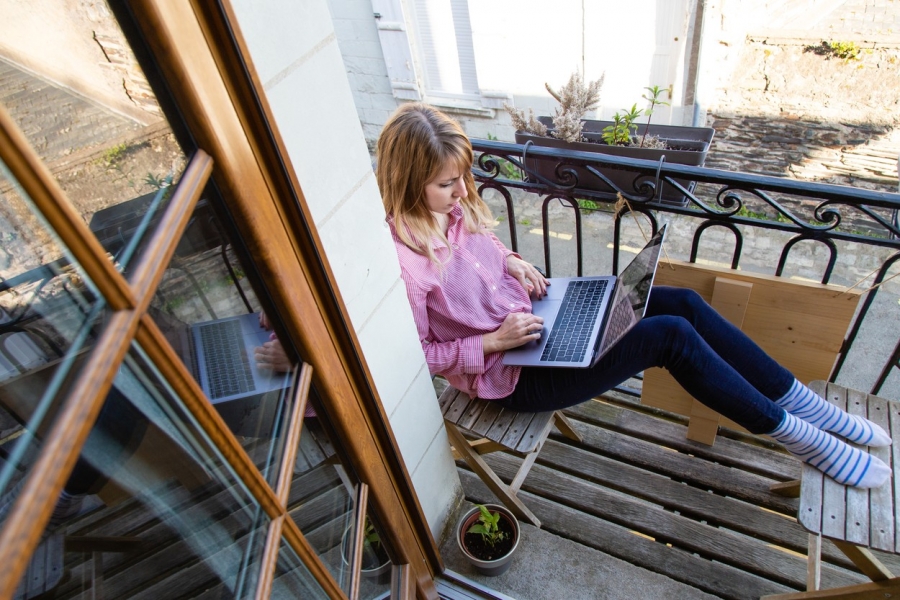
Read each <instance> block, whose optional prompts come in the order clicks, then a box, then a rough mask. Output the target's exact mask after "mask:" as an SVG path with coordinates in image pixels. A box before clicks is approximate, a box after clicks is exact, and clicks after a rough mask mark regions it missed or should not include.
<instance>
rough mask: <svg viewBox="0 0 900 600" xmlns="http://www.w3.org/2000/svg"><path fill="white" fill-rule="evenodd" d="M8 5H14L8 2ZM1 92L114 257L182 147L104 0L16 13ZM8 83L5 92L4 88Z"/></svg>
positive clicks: (169, 177) (178, 161)
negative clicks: (19, 59)
mask: <svg viewBox="0 0 900 600" xmlns="http://www.w3.org/2000/svg"><path fill="white" fill-rule="evenodd" d="M10 10H14V9H12V8H11V7H10ZM14 18H15V22H16V27H17V29H18V31H19V35H17V36H14V39H8V40H5V47H4V50H5V51H4V55H5V56H12V57H16V56H18V57H27V60H28V63H27V64H28V68H27V69H26V68H23V67H21V66H19V65H18V64H16V63H15V62H14V61H12V60H8V59H6V58H0V74H2V75H3V77H0V97H2V98H3V104H4V108H5V109H6V111H7V112H8V113H9V114H10V116H11V117H12V119H13V121H14V122H15V123H16V124H17V126H18V127H19V128H20V129H21V130H22V132H23V133H24V134H25V136H26V138H27V139H28V141H29V143H30V145H31V147H32V148H33V149H34V151H35V152H36V153H37V154H38V156H39V157H40V158H41V160H42V161H43V162H44V163H45V164H46V165H47V167H48V168H49V169H50V171H51V173H52V175H53V177H54V178H55V179H56V181H57V182H58V183H59V185H60V187H61V188H62V190H63V192H64V193H65V195H66V196H67V197H68V199H69V200H70V201H71V202H72V204H73V205H74V206H75V208H76V210H77V211H78V212H79V213H80V214H81V215H82V217H83V219H84V221H85V223H87V224H89V226H90V228H91V229H92V230H93V231H95V232H97V235H98V237H99V238H100V240H101V242H102V243H104V246H105V247H106V249H107V251H108V252H109V253H110V255H111V256H113V257H114V258H118V257H119V254H120V253H121V252H122V250H123V248H124V246H123V243H122V241H123V239H124V240H125V241H127V240H129V239H130V238H131V237H132V236H134V235H135V234H136V233H142V230H141V229H140V228H138V227H137V225H138V224H139V223H140V217H142V216H144V215H145V214H149V215H151V216H152V212H153V211H152V209H151V207H150V205H151V204H152V202H153V199H154V198H155V197H157V196H164V195H166V194H167V193H168V191H169V190H171V189H172V188H171V185H172V184H173V183H176V182H177V181H178V178H179V176H180V174H181V172H182V170H183V169H184V166H185V154H184V151H183V150H182V149H181V148H180V146H179V145H178V143H177V141H176V140H175V137H174V136H173V134H172V131H171V129H170V127H169V125H168V123H167V122H166V120H165V119H164V117H163V115H162V112H161V111H160V108H159V105H158V104H157V101H156V98H155V96H154V94H153V92H152V91H151V90H150V86H149V85H148V84H147V81H146V78H145V76H144V73H143V71H142V70H141V68H140V66H139V65H138V63H137V61H136V60H135V57H134V55H133V53H132V51H131V48H130V46H129V44H128V43H127V41H126V40H125V36H124V35H123V33H122V31H121V29H120V28H119V25H118V23H117V22H116V20H115V18H114V17H113V15H112V14H111V13H110V10H109V7H108V6H107V3H106V2H103V1H99V2H96V1H94V2H75V3H70V5H69V4H65V3H50V4H48V5H46V6H43V7H42V9H41V10H34V11H27V10H20V11H16V12H15V14H14ZM3 92H6V93H3Z"/></svg>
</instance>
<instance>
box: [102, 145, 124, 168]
mask: <svg viewBox="0 0 900 600" xmlns="http://www.w3.org/2000/svg"><path fill="white" fill-rule="evenodd" d="M127 151H128V145H127V144H125V143H121V144H116V145H115V146H113V147H112V148H107V149H106V150H105V151H104V152H103V156H102V158H101V160H102V162H103V164H104V165H105V166H106V167H113V166H115V165H117V164H118V163H119V161H120V160H122V158H123V157H124V156H125V153H126V152H127Z"/></svg>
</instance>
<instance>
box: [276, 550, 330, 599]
mask: <svg viewBox="0 0 900 600" xmlns="http://www.w3.org/2000/svg"><path fill="white" fill-rule="evenodd" d="M270 597H271V598H273V600H280V599H284V600H289V599H290V600H293V599H294V598H304V599H307V598H308V599H309V600H316V599H318V598H328V594H326V593H325V590H323V589H322V588H321V587H320V586H319V584H318V583H317V582H316V580H315V579H313V576H312V575H311V574H310V572H309V569H307V568H306V565H304V564H303V562H302V561H301V560H300V557H299V556H297V553H296V552H294V550H293V548H291V547H290V545H288V543H287V542H285V541H284V540H282V541H281V550H280V551H279V553H278V562H277V563H276V564H275V579H274V580H273V581H272V594H271V596H270Z"/></svg>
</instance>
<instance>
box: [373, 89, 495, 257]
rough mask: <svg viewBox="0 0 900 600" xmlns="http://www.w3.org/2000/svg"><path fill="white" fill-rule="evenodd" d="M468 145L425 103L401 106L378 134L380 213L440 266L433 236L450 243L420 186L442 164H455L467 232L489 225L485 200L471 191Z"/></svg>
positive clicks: (404, 239)
mask: <svg viewBox="0 0 900 600" xmlns="http://www.w3.org/2000/svg"><path fill="white" fill-rule="evenodd" d="M474 156H475V155H474V153H473V151H472V144H471V142H469V138H468V137H466V134H465V133H464V132H463V130H462V128H461V127H460V126H459V124H458V123H457V122H456V121H454V120H453V119H451V118H450V117H448V116H447V115H445V114H444V113H442V112H441V111H439V110H437V109H435V108H433V107H431V106H428V105H426V104H422V103H418V102H414V103H409V104H404V105H403V106H401V107H400V108H399V109H397V111H396V112H395V113H394V114H393V115H392V116H391V118H390V119H388V121H387V123H385V125H384V128H383V129H382V130H381V136H380V137H379V138H378V147H377V166H376V176H377V179H378V187H379V188H380V189H381V198H382V200H383V201H384V210H385V212H386V213H387V214H388V215H389V216H390V217H392V218H393V220H394V229H395V231H396V232H397V236H398V237H399V238H400V240H401V241H402V242H403V243H404V244H406V245H407V246H408V247H409V248H411V249H412V250H413V251H414V252H417V253H419V254H423V255H425V256H427V257H428V258H429V259H430V260H431V261H432V262H434V263H435V264H440V262H439V261H438V259H437V257H436V256H435V254H434V250H433V249H432V245H431V239H432V238H433V237H437V238H438V239H439V240H441V241H442V242H443V243H444V244H445V245H446V246H447V249H448V250H449V249H450V244H449V243H448V242H447V238H446V236H445V235H444V232H443V231H441V228H440V227H439V226H438V222H437V220H436V219H435V218H434V215H432V214H431V211H429V210H428V206H427V204H426V203H425V185H426V184H428V183H429V182H431V181H432V180H434V178H435V177H438V176H439V175H440V173H441V171H442V170H443V169H444V168H445V167H446V166H447V165H448V164H454V165H456V166H457V167H459V172H460V176H461V177H462V178H463V181H464V182H465V186H466V192H467V196H466V197H465V198H463V199H461V200H460V206H461V207H462V211H463V221H464V224H465V227H466V229H467V230H468V231H470V232H472V233H480V232H482V231H484V230H485V229H486V228H489V227H491V226H493V222H494V219H493V217H492V216H491V211H490V209H489V208H488V206H487V204H485V203H484V201H483V200H482V199H481V196H479V195H478V191H477V190H476V189H475V178H474V177H473V176H472V161H473V160H474Z"/></svg>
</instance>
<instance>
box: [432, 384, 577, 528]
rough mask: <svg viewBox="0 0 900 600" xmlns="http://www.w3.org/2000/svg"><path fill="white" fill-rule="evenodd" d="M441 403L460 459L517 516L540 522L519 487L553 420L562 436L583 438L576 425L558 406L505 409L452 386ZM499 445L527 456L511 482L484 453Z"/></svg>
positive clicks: (443, 396) (498, 447) (449, 433)
mask: <svg viewBox="0 0 900 600" xmlns="http://www.w3.org/2000/svg"><path fill="white" fill-rule="evenodd" d="M439 403H440V406H441V413H442V414H443V415H444V424H445V425H446V428H447V437H449V438H450V444H451V445H452V446H453V449H454V450H455V451H456V453H457V458H462V459H464V460H465V461H466V463H468V465H469V467H471V469H472V470H473V471H475V473H476V474H477V475H478V476H479V477H480V478H481V480H482V481H483V482H484V484H485V485H486V486H487V487H488V488H489V489H490V490H491V491H492V492H493V493H494V495H495V496H497V498H498V499H499V500H500V501H501V502H503V504H505V505H506V507H507V508H509V510H511V511H512V512H513V514H515V515H516V517H518V518H519V519H520V520H522V521H526V522H528V523H531V524H532V525H534V526H535V527H540V526H541V522H540V520H538V518H537V517H535V516H534V513H532V512H531V511H530V510H529V509H528V507H526V506H525V504H523V503H522V501H521V500H520V499H519V497H518V492H519V488H520V487H521V486H522V482H523V481H525V477H526V476H527V475H528V472H529V471H530V470H531V467H532V466H533V465H534V461H535V460H537V457H538V453H539V452H540V451H541V448H543V446H544V442H545V441H546V439H547V436H548V435H549V434H550V429H551V428H552V427H553V425H556V427H557V429H559V431H560V432H561V433H562V434H563V435H564V436H566V437H568V438H570V439H573V440H576V441H581V436H580V435H579V434H578V433H577V432H576V431H575V430H574V429H573V427H572V424H571V423H570V422H569V420H568V419H566V417H565V416H563V414H562V413H561V412H560V411H549V412H538V413H533V412H519V411H513V410H509V409H505V408H501V407H500V406H498V405H497V404H496V403H494V402H490V401H489V400H482V399H480V398H472V397H470V396H469V395H468V394H464V393H463V392H460V391H459V390H457V389H456V388H453V387H448V388H447V389H445V390H444V392H443V393H442V394H441V396H440V398H439ZM467 436H468V437H467ZM469 438H473V439H469ZM497 450H505V451H508V452H511V453H513V454H515V455H517V456H519V457H522V458H524V460H523V462H522V465H521V466H520V467H519V470H518V471H517V472H516V476H515V477H513V479H512V482H510V483H509V484H508V485H507V484H506V483H504V482H503V481H502V480H501V479H500V478H499V477H498V476H497V474H496V473H494V470H493V469H492V468H491V467H490V466H489V465H488V464H487V463H486V462H485V461H484V459H483V458H481V455H482V454H487V453H489V452H496V451H497Z"/></svg>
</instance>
